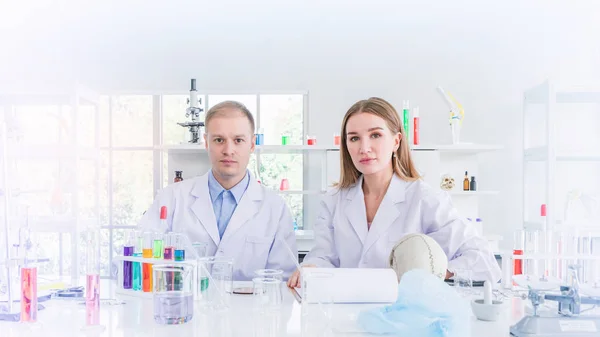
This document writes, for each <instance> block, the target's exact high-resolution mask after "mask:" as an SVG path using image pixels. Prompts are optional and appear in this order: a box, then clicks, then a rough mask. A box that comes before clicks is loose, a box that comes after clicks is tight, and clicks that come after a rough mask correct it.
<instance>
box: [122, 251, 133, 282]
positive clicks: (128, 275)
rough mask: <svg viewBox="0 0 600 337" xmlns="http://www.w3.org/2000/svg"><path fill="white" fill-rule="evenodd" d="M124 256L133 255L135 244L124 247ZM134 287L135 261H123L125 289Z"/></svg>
mask: <svg viewBox="0 0 600 337" xmlns="http://www.w3.org/2000/svg"><path fill="white" fill-rule="evenodd" d="M123 255H124V256H133V246H125V247H123ZM132 287H133V262H131V261H123V289H131V288H132Z"/></svg>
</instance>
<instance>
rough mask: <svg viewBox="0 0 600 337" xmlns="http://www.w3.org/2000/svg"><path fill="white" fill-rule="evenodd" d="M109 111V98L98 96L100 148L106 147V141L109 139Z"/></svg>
mask: <svg viewBox="0 0 600 337" xmlns="http://www.w3.org/2000/svg"><path fill="white" fill-rule="evenodd" d="M109 109H110V106H109V97H108V96H100V104H99V106H98V113H99V114H100V116H99V117H100V146H108V140H109V139H110V133H109V128H108V127H109V125H110V118H109V117H110V114H109V111H110V110H109Z"/></svg>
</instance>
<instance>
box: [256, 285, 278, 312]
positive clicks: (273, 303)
mask: <svg viewBox="0 0 600 337" xmlns="http://www.w3.org/2000/svg"><path fill="white" fill-rule="evenodd" d="M252 283H253V286H254V287H253V295H254V305H255V307H256V309H258V310H272V309H277V308H279V307H280V306H281V302H282V301H283V294H282V293H281V280H280V279H277V278H266V277H255V278H254V279H252Z"/></svg>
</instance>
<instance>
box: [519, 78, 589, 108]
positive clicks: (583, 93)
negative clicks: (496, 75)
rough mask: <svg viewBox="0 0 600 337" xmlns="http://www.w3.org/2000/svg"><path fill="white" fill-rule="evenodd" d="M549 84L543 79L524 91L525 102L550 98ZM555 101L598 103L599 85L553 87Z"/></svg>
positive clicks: (534, 102) (543, 100)
mask: <svg viewBox="0 0 600 337" xmlns="http://www.w3.org/2000/svg"><path fill="white" fill-rule="evenodd" d="M550 89H551V88H550V85H549V83H548V81H545V82H543V83H541V84H539V85H537V86H535V87H533V88H531V89H529V90H527V91H525V95H524V100H525V103H533V104H543V103H547V102H548V101H549V100H550V97H549V96H550V92H551V91H550ZM552 89H553V90H554V93H555V96H556V97H555V99H553V101H555V102H556V103H600V85H598V84H591V85H578V86H569V87H554V88H552Z"/></svg>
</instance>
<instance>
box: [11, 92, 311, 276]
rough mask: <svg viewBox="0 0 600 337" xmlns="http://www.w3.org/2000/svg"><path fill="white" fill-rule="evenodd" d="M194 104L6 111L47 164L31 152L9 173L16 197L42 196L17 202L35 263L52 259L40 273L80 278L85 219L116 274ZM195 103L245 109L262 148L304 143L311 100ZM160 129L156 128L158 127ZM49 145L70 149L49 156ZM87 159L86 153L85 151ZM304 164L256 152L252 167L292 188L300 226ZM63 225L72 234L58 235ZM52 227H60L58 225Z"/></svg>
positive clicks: (281, 97)
mask: <svg viewBox="0 0 600 337" xmlns="http://www.w3.org/2000/svg"><path fill="white" fill-rule="evenodd" d="M188 97H189V96H188V95H187V94H185V93H182V94H180V95H120V96H103V97H102V98H101V100H100V102H99V104H98V106H97V109H96V108H95V107H94V106H89V105H88V106H81V107H79V109H78V110H77V112H78V115H77V116H75V115H74V110H72V109H71V108H70V107H66V106H58V105H45V106H39V105H38V106H19V107H17V108H15V109H12V110H11V109H6V108H4V109H3V110H0V111H2V114H0V116H1V117H4V119H5V120H8V119H11V118H12V120H13V122H14V123H13V124H12V125H13V126H14V125H18V126H19V127H18V128H16V129H18V131H19V134H20V137H21V138H22V139H21V140H20V144H24V145H27V146H29V147H31V148H33V149H37V150H38V151H37V152H38V153H41V154H42V156H41V157H42V159H38V158H37V157H35V156H28V155H27V154H26V155H25V158H24V160H19V161H16V162H15V164H14V165H13V167H12V169H13V170H12V172H15V176H14V177H11V180H14V181H15V182H16V183H17V184H18V187H19V188H20V189H22V190H32V191H36V192H35V193H24V194H22V195H21V196H19V203H20V204H29V205H35V207H30V209H29V215H30V218H31V219H33V220H32V223H33V224H34V225H35V227H36V230H35V233H34V234H33V235H32V238H33V240H34V243H35V245H36V246H37V247H38V251H37V253H38V255H39V256H41V257H44V258H47V259H48V261H49V262H47V263H45V264H43V265H42V266H41V268H40V271H39V272H40V274H41V275H53V276H55V275H68V274H69V273H70V272H71V270H72V268H71V267H72V265H73V263H78V265H79V268H80V269H79V273H80V274H81V273H82V272H83V265H84V264H83V263H82V261H83V256H84V252H85V247H83V246H82V245H81V244H79V246H78V247H79V252H78V254H73V248H74V247H77V246H76V245H75V243H80V242H81V238H79V240H77V241H79V242H75V241H73V238H72V237H71V235H72V234H71V233H73V231H72V229H73V228H74V227H73V224H74V221H73V219H74V218H75V217H78V219H79V221H80V224H81V225H82V226H85V225H86V224H87V222H86V221H87V220H90V221H91V222H90V223H95V221H96V218H97V221H98V222H99V223H100V226H101V240H102V242H101V276H102V277H108V276H110V274H111V263H110V261H111V260H112V258H113V257H114V256H116V255H117V254H121V253H122V247H123V245H124V244H125V241H126V240H127V236H128V233H129V232H130V231H131V230H132V229H133V227H134V226H136V225H137V223H138V221H139V219H140V217H141V215H142V214H143V213H144V211H145V210H146V209H147V208H148V206H149V205H150V204H151V203H152V201H153V199H154V196H155V194H156V192H157V189H158V188H161V187H164V186H166V185H168V184H169V183H171V182H170V181H169V179H168V173H169V169H170V168H169V167H168V156H167V153H166V151H161V149H160V146H162V145H169V146H174V145H178V144H185V143H187V141H188V139H189V138H188V134H189V132H188V130H187V129H186V128H184V127H181V126H179V125H177V122H184V121H186V120H188V118H186V117H185V110H186V108H187V107H188ZM198 97H199V98H200V99H201V101H202V102H201V106H202V107H205V108H210V107H212V106H214V105H215V104H217V103H219V102H222V101H224V100H236V101H239V102H241V103H243V104H244V105H246V107H248V109H249V110H250V111H251V113H252V114H253V116H254V118H255V123H256V127H257V129H258V128H260V129H262V130H264V135H265V138H264V139H265V145H279V144H281V136H282V135H283V134H286V135H288V136H289V141H288V144H290V145H301V144H302V142H303V136H302V135H303V133H304V128H303V121H304V113H305V112H304V111H305V108H306V107H305V106H304V101H305V94H244V95H224V94H218V95H217V94H210V93H204V94H200V95H199V96H198ZM205 112H206V110H205ZM158 123H160V124H161V127H160V128H157V127H156V125H157V124H158ZM40 135H43V137H40ZM75 136H76V137H75ZM74 139H75V144H73V140H74ZM73 146H77V147H78V148H80V150H81V149H83V148H94V149H96V150H97V151H96V152H94V151H90V152H89V155H90V156H89V157H90V158H77V157H75V158H76V160H73V159H72V158H71V157H72V156H68V155H69V151H71V150H72V149H73ZM46 147H48V148H52V149H55V148H59V147H65V148H66V149H67V150H66V151H62V152H61V151H58V152H56V153H55V152H50V153H45V152H47V151H48V149H46ZM64 154H67V156H66V157H67V158H66V159H65V158H63V155H64ZM83 154H84V155H88V153H85V151H84V153H83ZM84 157H86V156H84ZM303 163H304V156H303V154H300V153H282V154H279V153H261V152H260V151H257V152H256V153H255V154H254V155H252V157H251V160H250V163H249V170H250V171H251V172H252V174H253V175H254V176H255V177H256V178H257V179H260V180H261V183H262V184H264V185H265V186H268V187H269V188H271V189H273V190H275V191H278V190H279V186H280V183H281V180H282V179H283V178H286V179H288V180H289V185H290V190H289V191H286V192H285V193H282V197H283V198H284V200H285V201H286V203H287V204H288V206H289V207H290V209H291V211H292V214H293V217H294V219H296V220H297V223H298V225H299V227H300V228H302V219H303V203H304V195H303V194H302V190H303V187H304V186H303V185H304V181H303V179H304V177H303ZM40 168H43V169H41V170H40ZM75 177H76V178H75ZM13 178H14V179H13ZM75 179H76V183H75ZM2 188H3V187H2V186H0V190H1V189H2ZM14 212H16V213H19V214H20V215H23V214H24V212H25V211H22V210H21V208H19V210H17V211H14ZM40 219H47V220H48V221H46V222H42V221H41V220H40ZM61 221H62V222H61ZM69 221H70V222H69ZM63 223H64V224H69V225H68V226H71V227H70V228H62V227H60V225H61V224H63ZM38 224H39V225H38ZM56 224H58V225H59V226H58V227H60V228H62V229H61V230H57V229H56V228H57V227H53V226H54V225H56ZM51 225H52V226H51ZM40 226H48V227H45V228H39V227H40ZM65 226H66V225H65ZM68 226H67V227H68ZM40 229H41V230H40Z"/></svg>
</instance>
